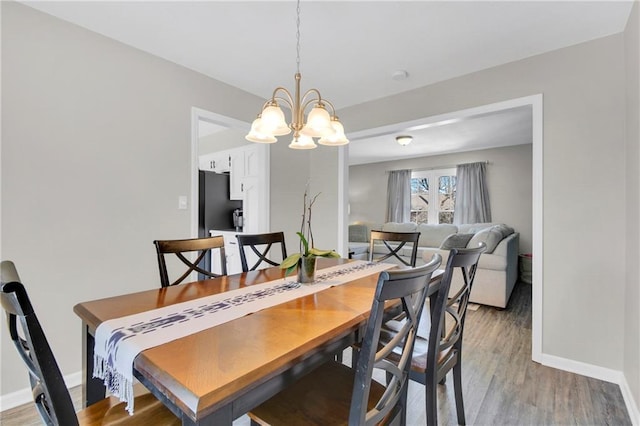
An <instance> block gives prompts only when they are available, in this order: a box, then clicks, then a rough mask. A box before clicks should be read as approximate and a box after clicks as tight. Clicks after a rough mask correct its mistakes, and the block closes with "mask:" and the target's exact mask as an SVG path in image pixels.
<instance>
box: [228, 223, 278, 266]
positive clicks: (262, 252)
mask: <svg viewBox="0 0 640 426" xmlns="http://www.w3.org/2000/svg"><path fill="white" fill-rule="evenodd" d="M236 238H237V239H238V249H239V250H240V263H241V264H242V271H243V272H248V271H255V270H256V269H258V267H259V266H260V265H261V264H262V263H263V262H264V263H267V264H269V265H271V266H278V265H279V264H280V263H281V261H283V260H284V259H286V258H287V247H286V244H285V242H284V233H282V232H271V233H267V234H253V235H246V234H239V235H236ZM278 243H279V244H280V248H281V256H282V258H281V259H280V262H276V261H274V260H273V258H269V257H267V255H268V254H269V251H270V250H271V247H272V246H273V245H274V244H278ZM247 248H248V249H250V253H253V254H255V255H256V256H257V257H258V260H257V261H256V263H255V264H253V266H251V267H249V265H248V262H247V252H246V251H245V250H246V249H247ZM274 250H275V248H274Z"/></svg>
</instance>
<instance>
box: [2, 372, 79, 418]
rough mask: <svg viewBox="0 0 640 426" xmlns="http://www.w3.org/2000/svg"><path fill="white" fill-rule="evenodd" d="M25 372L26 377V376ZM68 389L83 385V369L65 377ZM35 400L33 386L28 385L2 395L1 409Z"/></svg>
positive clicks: (8, 408)
mask: <svg viewBox="0 0 640 426" xmlns="http://www.w3.org/2000/svg"><path fill="white" fill-rule="evenodd" d="M26 377H27V376H26V373H25V378H26ZM63 380H64V383H65V385H67V389H71V388H73V387H76V386H80V385H82V371H78V372H76V373H71V374H68V375H66V376H64V377H63ZM30 402H33V394H32V392H31V388H30V387H27V388H24V389H20V390H18V391H15V392H11V393H8V394H6V395H0V411H5V410H10V409H11V408H15V407H18V406H20V405H22V404H27V403H30Z"/></svg>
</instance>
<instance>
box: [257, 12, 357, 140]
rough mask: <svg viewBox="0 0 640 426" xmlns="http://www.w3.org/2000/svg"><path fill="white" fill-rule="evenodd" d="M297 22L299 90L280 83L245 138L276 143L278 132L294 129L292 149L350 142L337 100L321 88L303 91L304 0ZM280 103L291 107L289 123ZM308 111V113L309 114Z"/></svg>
mask: <svg viewBox="0 0 640 426" xmlns="http://www.w3.org/2000/svg"><path fill="white" fill-rule="evenodd" d="M296 16H297V20H296V25H297V33H296V38H297V45H296V49H297V57H296V65H297V72H296V74H295V81H296V83H295V90H294V92H293V95H292V94H291V92H289V91H288V90H287V89H285V88H284V87H276V89H275V90H274V91H273V95H272V96H271V99H269V100H268V101H267V102H265V104H264V105H263V107H262V111H261V112H260V114H258V117H257V118H256V119H255V120H254V121H253V123H252V124H251V130H250V131H249V133H248V134H247V136H245V139H247V140H248V141H251V142H256V143H274V142H276V141H277V140H278V139H277V138H276V136H285V135H288V134H289V133H291V132H292V131H293V140H292V141H291V143H290V144H289V148H292V149H313V148H317V146H318V145H316V143H315V141H314V140H313V138H318V143H319V144H321V145H328V146H340V145H346V144H348V143H349V139H347V137H346V136H345V134H344V127H343V126H342V123H340V120H338V117H337V116H336V111H335V108H334V107H333V104H332V103H331V102H329V101H327V100H326V99H323V98H322V96H321V95H320V92H319V91H318V90H317V89H309V90H307V91H306V92H305V93H304V94H303V95H300V80H301V79H302V75H301V74H300V0H298V6H297V10H296ZM280 103H282V104H284V105H286V106H287V108H288V109H289V110H290V111H291V122H290V123H287V121H286V118H285V114H284V112H283V111H282V109H281V108H280ZM305 111H308V114H305Z"/></svg>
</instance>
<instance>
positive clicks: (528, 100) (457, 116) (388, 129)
mask: <svg viewBox="0 0 640 426" xmlns="http://www.w3.org/2000/svg"><path fill="white" fill-rule="evenodd" d="M538 99H540V101H541V100H542V94H538V95H532V96H525V97H522V98H515V99H509V100H507V101H502V102H496V103H493V104H487V105H481V106H478V107H473V108H468V109H463V110H460V111H454V112H447V113H444V114H438V115H433V116H431V117H423V118H418V119H416V120H410V121H404V122H402V123H395V124H388V125H386V126H381V127H375V128H372V129H364V130H360V131H357V132H352V133H349V134H348V135H347V137H348V138H349V140H350V141H357V140H361V139H368V138H372V137H377V136H385V135H393V134H396V133H397V132H398V131H411V130H420V129H424V128H427V127H432V126H433V125H434V124H436V123H437V124H438V125H441V124H442V122H443V121H448V122H451V123H455V122H457V121H460V120H461V119H463V118H466V117H471V116H474V115H479V114H486V113H490V112H496V111H501V110H504V109H509V108H517V107H520V106H526V105H534V104H535V103H536V102H537V100H538ZM534 133H535V130H534Z"/></svg>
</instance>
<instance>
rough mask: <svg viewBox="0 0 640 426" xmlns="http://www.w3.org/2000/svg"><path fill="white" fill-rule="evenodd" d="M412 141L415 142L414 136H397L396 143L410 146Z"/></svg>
mask: <svg viewBox="0 0 640 426" xmlns="http://www.w3.org/2000/svg"><path fill="white" fill-rule="evenodd" d="M412 140H413V136H407V135H403V136H396V142H398V143H399V144H400V145H402V146H405V145H409V144H410V143H411V141H412Z"/></svg>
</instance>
